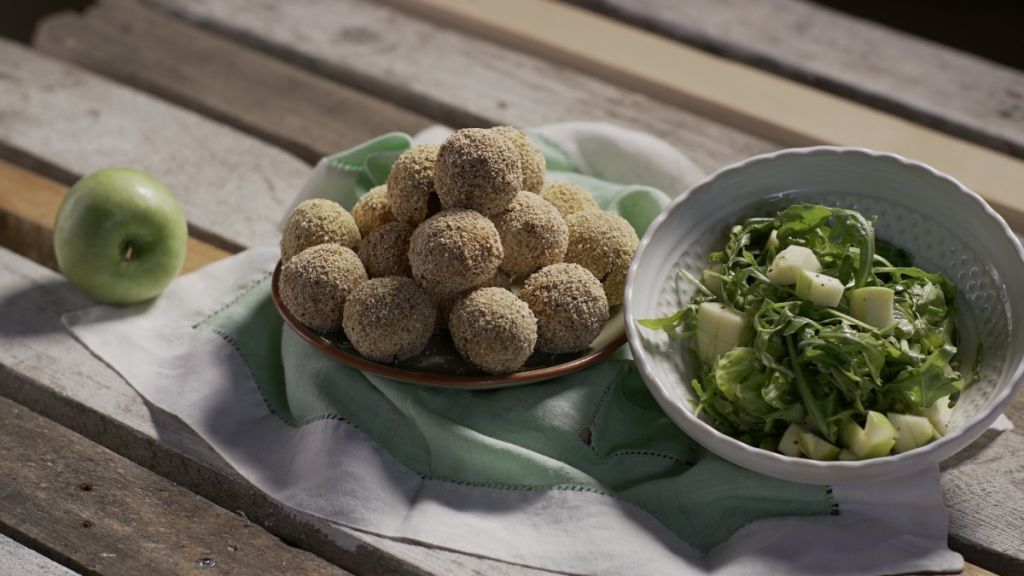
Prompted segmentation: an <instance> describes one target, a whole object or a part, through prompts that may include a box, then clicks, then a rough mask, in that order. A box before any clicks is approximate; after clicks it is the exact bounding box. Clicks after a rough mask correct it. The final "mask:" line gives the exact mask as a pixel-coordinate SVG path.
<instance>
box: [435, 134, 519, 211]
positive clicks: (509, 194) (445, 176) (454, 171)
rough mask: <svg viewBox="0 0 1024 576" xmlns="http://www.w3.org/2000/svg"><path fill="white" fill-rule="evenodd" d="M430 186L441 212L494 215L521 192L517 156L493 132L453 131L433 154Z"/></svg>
mask: <svg viewBox="0 0 1024 576" xmlns="http://www.w3.org/2000/svg"><path fill="white" fill-rule="evenodd" d="M434 184H435V187H436V189H437V195H438V197H439V198H440V199H441V205H442V206H443V207H444V208H446V209H451V208H469V209H471V210H476V211H477V212H480V213H481V214H484V215H491V214H494V213H496V212H498V211H500V210H502V209H504V208H505V207H506V206H508V203H509V202H511V201H512V198H513V197H514V196H515V195H516V193H517V192H519V191H520V190H522V189H523V188H522V186H523V172H522V167H521V165H520V162H519V153H518V152H517V151H516V147H515V145H514V144H512V142H511V141H509V139H508V138H505V137H504V136H501V135H500V134H498V133H497V132H492V131H490V130H484V129H482V128H464V129H462V130H456V131H455V132H453V133H452V134H451V136H449V137H448V138H447V139H445V141H444V142H443V143H442V144H441V149H440V150H439V151H438V153H437V165H436V168H435V173H434Z"/></svg>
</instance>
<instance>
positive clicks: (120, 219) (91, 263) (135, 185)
mask: <svg viewBox="0 0 1024 576" xmlns="http://www.w3.org/2000/svg"><path fill="white" fill-rule="evenodd" d="M187 238H188V224H187V223H186V221H185V214H184V213H183V212H182V210H181V205H179V204H178V200H177V199H176V198H175V197H174V194H173V193H172V192H171V190H170V189H169V188H168V187H167V186H166V185H165V184H164V183H163V182H160V181H159V180H157V179H156V178H154V177H153V176H150V175H149V174H147V173H145V172H141V171H138V170H132V169H130V168H108V169H105V170H100V171H98V172H93V173H92V174H89V175H88V176H86V177H84V178H82V179H81V180H79V181H78V182H77V183H76V184H75V185H74V186H73V187H72V188H71V191H70V192H68V194H67V196H66V197H65V198H64V203H63V204H61V206H60V210H58V211H57V220H56V222H54V225H53V248H54V251H55V252H56V254H57V264H58V265H59V266H60V270H61V272H63V273H64V275H65V276H66V277H67V278H68V280H70V281H71V283H72V284H74V285H75V286H77V287H78V288H79V289H81V290H82V291H83V292H85V293H86V294H89V295H90V296H92V297H93V298H96V299H97V300H100V301H103V302H107V303H110V304H132V303H135V302H142V301H144V300H149V299H151V298H153V297H155V296H157V295H158V294H160V293H161V292H163V290H164V288H166V287H167V285H168V284H169V283H170V282H171V280H173V279H174V277H175V276H177V274H178V271H179V270H181V265H182V263H183V262H184V261H185V247H186V240H187Z"/></svg>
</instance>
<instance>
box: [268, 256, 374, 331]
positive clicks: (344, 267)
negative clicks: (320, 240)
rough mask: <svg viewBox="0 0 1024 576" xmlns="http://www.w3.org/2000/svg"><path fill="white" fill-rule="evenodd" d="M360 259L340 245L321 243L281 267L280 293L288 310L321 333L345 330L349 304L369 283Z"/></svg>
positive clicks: (300, 320)
mask: <svg viewBox="0 0 1024 576" xmlns="http://www.w3.org/2000/svg"><path fill="white" fill-rule="evenodd" d="M366 280H367V278H366V271H365V270H364V269H363V264H362V262H360V261H359V257H358V256H356V253H355V252H353V251H352V250H351V249H350V248H346V247H344V246H342V245H340V244H334V243H330V244H318V245H316V246H313V247H310V248H306V249H305V250H303V251H302V252H299V253H298V254H296V255H295V257H294V258H292V259H291V260H289V261H288V262H287V263H286V264H285V265H284V266H283V267H282V268H281V277H280V282H279V286H278V290H279V291H280V294H281V301H282V302H283V303H284V305H285V307H286V308H288V311H289V312H291V313H292V315H293V316H295V318H296V319H297V320H298V321H299V322H301V323H302V324H304V325H306V326H308V327H310V328H312V329H313V330H316V331H317V332H335V331H338V330H341V327H342V316H343V312H344V307H345V301H346V300H347V299H348V297H349V296H350V295H351V294H352V291H353V290H355V289H356V288H357V287H358V286H359V285H361V284H362V283H364V282H366Z"/></svg>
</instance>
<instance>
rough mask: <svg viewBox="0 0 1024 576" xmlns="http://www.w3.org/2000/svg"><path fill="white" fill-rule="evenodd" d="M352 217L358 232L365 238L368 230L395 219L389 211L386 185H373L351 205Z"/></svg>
mask: <svg viewBox="0 0 1024 576" xmlns="http://www.w3.org/2000/svg"><path fill="white" fill-rule="evenodd" d="M352 218H354V219H355V221H356V226H358V227H359V234H361V235H362V237H363V238H366V237H367V236H368V235H369V234H370V232H373V231H374V230H376V229H377V228H380V227H381V226H383V225H385V224H387V223H388V222H394V221H395V215H394V214H392V213H391V202H390V201H389V200H388V187H387V185H386V184H382V185H380V186H375V187H374V188H371V189H370V191H369V192H367V193H366V194H363V197H362V198H360V199H359V201H358V202H356V205H355V206H353V207H352Z"/></svg>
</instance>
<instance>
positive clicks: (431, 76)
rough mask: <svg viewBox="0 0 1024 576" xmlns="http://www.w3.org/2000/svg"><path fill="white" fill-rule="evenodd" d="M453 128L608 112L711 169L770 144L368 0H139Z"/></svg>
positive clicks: (538, 121)
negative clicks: (677, 148) (671, 145)
mask: <svg viewBox="0 0 1024 576" xmlns="http://www.w3.org/2000/svg"><path fill="white" fill-rule="evenodd" d="M147 2H149V3H151V4H153V5H156V6H159V7H161V8H163V9H165V10H167V11H169V12H172V13H175V14H177V15H179V16H181V17H183V18H186V19H188V20H192V21H195V22H197V23H199V24H200V25H202V26H205V27H208V28H210V29H213V30H216V31H218V32H222V33H224V34H227V35H229V36H231V37H234V38H237V39H240V40H242V41H244V42H247V43H249V44H252V45H255V46H257V47H259V48H262V49H265V50H267V51H270V52H272V53H274V54H277V55H279V56H281V57H282V58H284V59H286V60H289V61H291V62H293V63H295V64H297V65H299V66H302V67H306V68H308V69H310V70H313V71H315V72H318V73H322V74H324V75H327V76H330V77H332V78H334V79H336V80H338V81H340V82H343V83H346V84H350V85H352V86H355V87H358V88H359V89H362V90H365V91H367V92H370V93H373V94H375V95H377V96H379V97H381V98H384V99H387V100H390V101H392V102H395V103H397V104H399V105H401V106H404V107H406V108H408V109H409V110H414V111H417V112H419V113H421V114H424V115H426V116H430V117H432V118H436V119H438V120H439V121H441V122H443V123H445V124H448V125H451V126H470V125H493V124H513V125H517V126H534V125H537V124H544V123H550V122H563V121H566V120H605V121H610V122H614V123H617V124H621V125H624V126H629V127H633V128H637V129H640V130H644V131H646V132H650V133H652V134H655V135H657V136H660V137H662V138H664V139H665V140H667V141H669V142H671V143H672V144H675V145H677V146H679V148H680V149H682V150H685V151H686V152H687V153H688V154H689V155H690V156H691V158H693V160H694V161H695V162H697V164H699V165H700V166H701V167H703V168H705V169H707V170H712V169H716V168H718V167H721V166H723V165H725V164H728V163H730V162H734V161H737V160H741V159H743V158H746V157H748V156H751V155H754V154H758V153H762V152H767V151H770V150H773V149H776V148H778V146H777V145H776V144H774V143H771V142H768V141H766V140H763V139H759V138H755V137H752V136H750V135H748V134H745V133H743V132H740V131H738V130H734V129H731V128H727V127H725V126H723V125H721V124H719V123H717V122H714V121H711V120H707V119H704V118H701V117H700V116H698V115H696V114H693V113H690V112H686V111H684V110H680V109H678V108H675V107H673V106H670V105H666V104H664V103H661V102H658V101H657V100H655V99H652V98H650V97H648V96H644V95H642V94H639V93H637V92H633V91H630V90H624V89H622V88H619V87H617V86H615V85H613V84H611V83H608V82H604V81H601V80H598V79H595V78H593V77H590V76H587V75H584V74H580V73H579V72H576V71H574V70H572V69H571V68H568V67H566V66H560V65H557V64H552V63H550V62H548V61H546V60H543V59H540V58H536V57H532V56H529V55H527V54H523V53H521V52H519V51H516V50H510V49H507V48H503V47H501V46H498V45H496V44H494V43H492V42H488V41H484V40H480V39H476V38H469V37H467V36H466V35H464V34H460V33H458V32H456V31H453V30H450V29H448V28H445V27H442V26H438V25H435V24H432V23H429V22H426V21H423V20H420V19H417V18H413V17H410V16H408V15H407V14H405V13H403V12H402V11H400V10H396V9H394V8H390V7H387V6H381V5H379V4H377V3H374V2H370V1H359V0H320V1H310V2H276V1H275V0H199V1H194V0H147Z"/></svg>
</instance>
